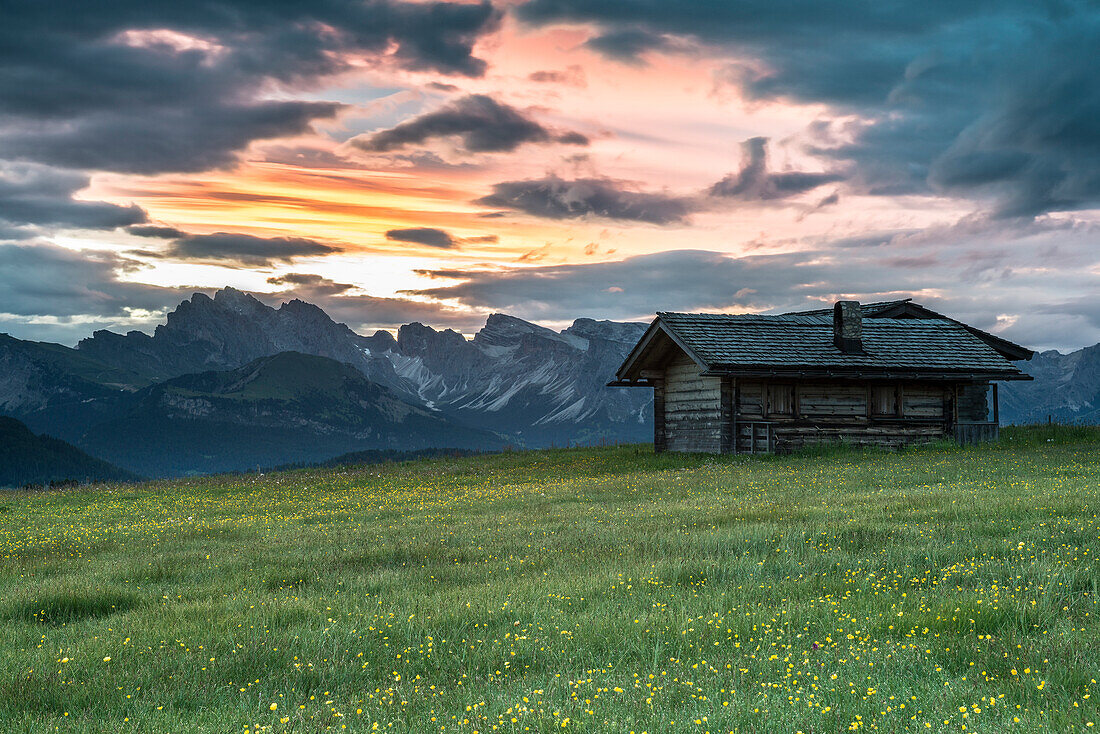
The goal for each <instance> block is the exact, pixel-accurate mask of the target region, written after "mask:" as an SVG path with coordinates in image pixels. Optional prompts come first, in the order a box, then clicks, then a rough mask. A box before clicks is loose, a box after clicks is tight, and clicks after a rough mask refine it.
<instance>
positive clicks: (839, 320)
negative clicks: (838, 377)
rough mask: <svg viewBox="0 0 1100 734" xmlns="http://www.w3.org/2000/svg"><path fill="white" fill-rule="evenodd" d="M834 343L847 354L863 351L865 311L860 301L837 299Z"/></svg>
mask: <svg viewBox="0 0 1100 734" xmlns="http://www.w3.org/2000/svg"><path fill="white" fill-rule="evenodd" d="M833 344H835V345H836V346H837V349H839V350H840V351H842V352H844V353H845V354H862V353H863V313H862V311H860V308H859V301H837V302H836V304H835V305H834V306H833Z"/></svg>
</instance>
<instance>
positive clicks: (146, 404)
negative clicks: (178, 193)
mask: <svg viewBox="0 0 1100 734" xmlns="http://www.w3.org/2000/svg"><path fill="white" fill-rule="evenodd" d="M645 328H646V324H642V323H629V322H626V323H624V322H614V321H596V320H592V319H577V320H576V321H574V322H573V324H572V325H571V326H569V327H568V328H566V329H564V330H562V331H554V330H552V329H548V328H545V327H542V326H538V325H536V324H533V323H530V322H527V321H524V320H522V319H518V318H515V317H512V316H508V315H505V314H493V315H491V316H489V317H488V319H487V321H486V323H485V326H484V327H483V328H482V329H481V330H480V331H478V332H477V333H476V334H475V335H474V336H473V338H472V339H467V338H466V337H464V336H463V335H462V334H459V333H457V332H455V331H451V330H449V329H448V330H442V331H439V330H436V329H433V328H431V327H429V326H425V325H423V324H419V323H412V324H406V325H404V326H402V327H401V328H400V329H398V330H397V334H396V336H394V335H393V334H391V333H390V332H387V331H378V332H375V333H374V334H372V335H369V336H365V335H361V334H357V333H356V332H354V331H352V330H351V329H350V328H348V327H347V326H346V325H344V324H340V323H336V322H334V321H333V320H332V319H331V318H329V316H328V314H326V313H325V312H324V311H323V310H322V309H321V308H319V307H317V306H315V305H313V304H309V303H305V302H303V301H300V300H292V301H289V302H286V303H283V304H281V305H280V306H279V307H277V308H273V307H270V306H267V305H265V304H264V303H262V302H261V301H259V300H258V299H256V298H255V297H253V296H251V295H249V294H247V293H243V292H241V291H238V290H235V289H233V288H224V289H222V290H220V291H218V292H217V293H215V294H214V296H213V297H209V296H206V295H204V294H201V293H196V294H195V295H193V296H192V297H191V298H190V299H188V300H185V301H183V302H182V303H180V304H179V306H178V307H177V308H176V309H175V310H174V311H172V312H171V313H170V314H168V317H167V320H166V322H165V323H164V324H162V325H160V326H158V327H157V328H156V330H155V331H154V332H153V334H152V335H149V334H145V333H142V332H137V331H132V332H129V333H127V334H117V333H114V332H110V331H97V332H95V333H94V334H93V335H92V336H91V337H89V338H87V339H84V340H82V341H81V342H80V343H79V344H77V346H76V348H69V347H64V346H61V345H57V344H49V343H42V342H29V341H22V340H19V339H15V338H13V337H10V336H7V335H0V413H4V414H7V415H10V416H14V417H16V418H18V419H19V420H21V421H23V422H25V423H26V424H27V425H28V426H29V427H30V428H31V429H32V430H33V431H37V432H39V433H46V434H49V435H51V436H55V437H58V438H61V439H64V440H66V441H69V442H71V443H73V444H75V445H76V446H77V447H79V448H80V449H83V450H85V451H88V452H90V453H92V454H93V455H95V456H98V457H100V458H103V459H105V460H107V461H110V462H112V463H114V464H116V465H118V466H119V467H122V468H123V469H125V470H129V471H132V472H137V473H141V474H145V475H150V476H174V475H180V474H193V473H206V472H212V471H227V470H237V469H254V468H256V467H257V466H271V465H276V464H287V463H296V462H303V463H308V462H317V461H324V460H327V459H331V458H332V457H334V456H337V455H339V454H344V453H349V452H361V451H393V450H419V449H429V448H443V447H447V448H454V449H465V450H494V449H500V448H502V447H505V446H516V447H539V446H548V445H570V444H591V443H599V442H604V441H607V442H611V441H629V442H638V441H648V440H650V439H651V438H652V419H651V414H652V395H651V394H650V393H649V391H647V390H640V389H638V390H631V389H621V388H608V387H606V382H607V381H608V380H609V379H611V378H612V377H613V375H614V372H615V369H616V368H617V367H618V366H619V364H620V363H621V362H622V360H623V358H624V357H625V355H626V354H627V352H629V350H630V349H631V348H632V347H633V346H634V344H635V343H636V342H637V341H638V339H639V338H640V336H641V335H642V333H643V332H644V331H645ZM1019 364H1020V365H1021V366H1022V368H1023V369H1024V370H1025V371H1027V372H1029V373H1030V374H1032V375H1033V376H1034V377H1035V380H1034V381H1033V382H1016V383H1007V384H1005V385H1002V386H1001V420H1002V422H1003V423H1026V422H1044V421H1046V420H1047V416H1051V417H1052V418H1053V419H1054V420H1058V421H1060V422H1091V423H1096V422H1100V345H1097V346H1094V347H1088V348H1086V349H1082V350H1078V351H1076V352H1073V353H1071V354H1061V353H1058V352H1044V353H1041V354H1037V355H1035V356H1034V357H1033V358H1032V360H1031V361H1029V362H1022V363H1019Z"/></svg>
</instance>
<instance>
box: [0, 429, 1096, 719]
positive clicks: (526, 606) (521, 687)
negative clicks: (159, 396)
mask: <svg viewBox="0 0 1100 734" xmlns="http://www.w3.org/2000/svg"><path fill="white" fill-rule="evenodd" d="M1098 513H1100V435H1098V434H1097V432H1095V431H1089V430H1086V429H1079V430H1071V429H1061V430H1045V429H1008V430H1005V431H1004V432H1003V438H1002V441H1001V442H1000V443H999V444H998V445H995V446H988V447H978V448H965V449H963V448H956V447H951V446H936V447H930V448H923V449H917V450H909V451H904V452H900V453H883V452H873V451H866V452H850V451H841V450H835V451H818V452H813V453H803V454H797V455H792V456H780V457H714V456H680V455H667V454H666V455H661V456H654V455H653V454H652V453H651V450H650V448H649V447H644V446H626V447H614V448H597V449H567V450H552V451H539V452H529V453H510V454H501V455H495V456H483V457H468V458H461V459H432V460H423V461H416V462H409V463H402V464H392V465H384V466H364V467H345V468H338V469H323V470H301V471H293V472H286V473H279V474H268V475H240V476H220V477H213V478H199V479H192V480H184V481H172V482H153V483H147V484H139V485H99V486H94V487H90V488H82V489H79V490H61V491H48V492H39V493H28V492H10V493H7V494H4V495H0V728H2V730H3V731H4V732H17V731H26V732H38V731H52V730H59V731H105V732H128V731H135V732H185V731H213V732H245V731H248V732H257V731H264V732H316V731H328V730H337V731H343V730H351V731H388V732H432V731H440V732H466V733H468V734H469V733H472V732H481V733H483V732H527V731H532V732H550V731H554V732H562V731H566V732H568V731H580V732H597V731H598V732H630V731H634V732H643V731H645V732H650V733H651V734H655V733H657V732H729V731H739V732H740V731H746V732H797V731H803V732H807V733H808V732H837V731H846V730H871V729H875V730H883V731H952V732H957V731H967V732H971V731H978V732H1013V731H1020V732H1030V731H1035V730H1037V729H1041V728H1045V729H1049V730H1053V731H1094V730H1095V726H1094V724H1095V725H1100V711H1098V707H1097V700H1098V698H1100V685H1098V684H1097V682H1096V679H1097V678H1100V621H1098V616H1100V606H1098V604H1097V593H1098V588H1097V587H1098V583H1100V581H1098V579H1100V570H1098V567H1097V562H1096V556H1097V554H1098V553H1100V517H1098Z"/></svg>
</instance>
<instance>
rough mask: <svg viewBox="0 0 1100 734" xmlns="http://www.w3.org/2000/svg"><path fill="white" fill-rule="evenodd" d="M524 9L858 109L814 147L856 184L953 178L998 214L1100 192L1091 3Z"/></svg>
mask: <svg viewBox="0 0 1100 734" xmlns="http://www.w3.org/2000/svg"><path fill="white" fill-rule="evenodd" d="M517 14H518V15H519V17H520V18H521V19H522V20H524V21H526V22H527V23H529V24H534V25H547V24H552V23H588V24H590V25H592V26H593V28H594V31H595V34H596V35H595V36H594V37H593V38H592V40H590V41H589V43H588V45H589V46H590V47H592V48H594V49H596V50H598V51H601V52H602V53H604V54H605V55H607V56H609V57H612V58H617V59H625V60H628V61H633V60H636V59H637V58H638V55H639V54H641V53H644V52H645V51H649V50H669V49H677V48H682V47H683V46H684V44H695V47H696V49H697V50H702V51H703V52H704V53H711V54H714V53H717V54H727V55H728V56H729V57H731V58H736V59H737V61H731V62H730V63H729V65H728V66H727V68H726V69H725V70H724V71H723V72H721V73H720V74H719V75H718V78H719V80H720V83H728V84H732V85H735V86H737V87H738V88H739V89H740V90H741V91H742V94H744V95H745V96H746V97H748V98H749V99H756V100H777V101H784V100H791V101H794V102H802V103H824V104H826V105H829V106H830V108H831V109H832V110H833V111H834V112H839V113H842V114H851V115H854V116H856V117H858V118H859V120H860V122H859V123H853V124H850V125H849V129H847V130H845V131H840V132H842V133H843V134H841V135H839V136H838V137H837V140H836V141H833V142H832V143H826V142H822V144H821V145H818V146H815V147H814V152H817V153H818V154H820V155H824V156H829V157H832V158H834V159H836V160H837V161H841V162H844V163H850V164H852V165H851V171H852V176H851V178H850V179H849V180H848V181H847V185H848V186H850V187H851V188H852V189H853V190H855V191H857V192H861V193H867V194H872V195H885V196H893V195H904V194H913V193H917V194H933V193H939V194H946V195H949V196H956V197H961V198H967V199H972V200H975V201H977V202H979V203H981V204H983V205H985V206H987V207H988V209H989V210H990V211H992V212H994V213H996V214H997V215H999V216H1003V217H1014V216H1028V217H1030V216H1034V215H1037V214H1042V213H1044V212H1049V211H1067V210H1074V209H1082V208H1093V207H1096V206H1097V205H1100V174H1097V173H1096V172H1097V171H1098V170H1100V76H1098V75H1097V74H1096V73H1095V68H1094V67H1095V64H1094V61H1093V59H1094V57H1095V49H1096V48H1098V47H1100V12H1098V10H1097V8H1096V6H1095V4H1092V3H1085V2H1072V1H1068V2H1062V1H1060V0H1049V1H1046V2H1043V1H1040V2H1031V1H1030V0H1026V1H1025V0H1005V1H1003V2H955V0H930V1H929V2H922V3H907V4H903V5H901V6H899V5H898V4H891V3H881V2H874V1H873V0H840V1H839V2H828V3H822V2H816V1H815V0H783V1H782V2H772V1H771V0H746V1H744V2H726V1H725V0H686V1H685V2H678V3H652V2H645V1H644V0H624V2H616V3H592V2H587V0H528V2H526V3H525V4H523V5H521V6H520V7H519V8H518V10H517ZM672 39H678V41H679V43H676V42H673V41H672ZM791 183H793V184H795V185H797V184H798V182H797V181H792V182H791Z"/></svg>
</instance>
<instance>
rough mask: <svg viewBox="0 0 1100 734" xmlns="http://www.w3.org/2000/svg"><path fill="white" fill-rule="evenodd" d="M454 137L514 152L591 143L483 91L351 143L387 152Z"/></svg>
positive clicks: (478, 147) (469, 146) (483, 148)
mask: <svg viewBox="0 0 1100 734" xmlns="http://www.w3.org/2000/svg"><path fill="white" fill-rule="evenodd" d="M451 136H454V137H457V138H458V139H459V140H461V141H462V147H463V148H465V149H466V150H467V151H469V152H471V153H495V152H501V151H511V150H515V149H516V148H518V147H519V146H521V145H523V144H524V143H549V142H559V143H565V144H568V145H587V144H588V139H587V138H586V137H585V136H583V135H581V134H579V133H576V132H565V133H552V132H551V131H550V130H548V129H547V128H545V127H544V126H543V125H541V124H540V123H538V122H537V121H535V120H534V119H532V118H531V117H529V116H527V115H525V114H523V113H522V112H520V111H519V110H517V109H515V108H514V107H510V106H509V105H506V104H502V103H500V102H497V101H496V100H495V99H493V98H492V97H489V96H487V95H484V94H471V95H468V96H466V97H462V98H460V99H457V100H454V101H453V102H449V103H447V104H445V105H443V106H442V107H441V108H439V109H437V110H433V111H431V112H427V113H425V114H423V115H420V116H419V117H414V118H413V119H411V120H407V121H405V122H402V123H400V124H398V125H396V126H394V127H392V128H390V129H388V130H380V131H378V132H375V133H371V134H369V135H364V136H360V137H358V138H356V139H354V140H353V141H352V145H354V146H355V147H357V148H361V149H363V150H366V151H372V152H385V151H391V150H397V149H400V148H404V147H406V146H409V145H421V144H423V143H425V142H427V141H428V140H430V139H432V138H441V137H451Z"/></svg>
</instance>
